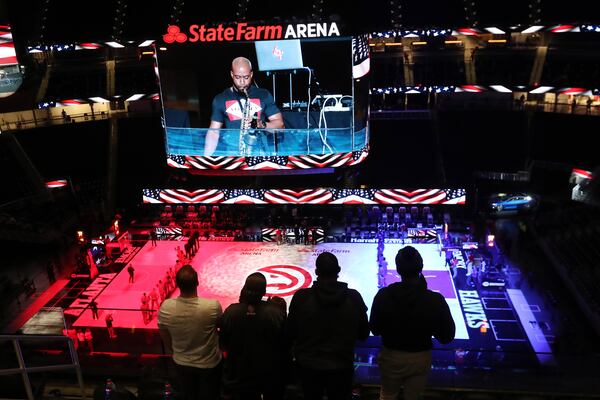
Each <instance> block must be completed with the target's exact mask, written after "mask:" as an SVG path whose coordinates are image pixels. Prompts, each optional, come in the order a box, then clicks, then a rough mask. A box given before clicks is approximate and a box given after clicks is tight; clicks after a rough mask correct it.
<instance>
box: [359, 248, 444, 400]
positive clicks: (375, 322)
mask: <svg viewBox="0 0 600 400" xmlns="http://www.w3.org/2000/svg"><path fill="white" fill-rule="evenodd" d="M396 270H397V271H398V274H400V277H401V279H402V282H397V283H393V284H391V285H389V286H387V287H385V288H383V289H380V290H379V292H378V293H377V295H376V296H375V299H374V300H373V306H372V307H371V320H370V321H369V322H370V327H371V331H372V332H373V334H374V335H381V341H382V347H381V351H380V352H379V355H378V357H377V362H378V364H379V370H380V372H381V392H380V396H379V398H380V399H381V400H392V399H396V398H397V397H398V394H399V393H400V392H401V391H402V388H403V389H404V391H403V393H404V399H405V400H412V399H417V398H419V397H420V395H421V394H422V393H423V391H424V390H425V384H426V383H427V375H428V374H429V370H430V369H431V348H432V347H433V343H432V341H431V337H432V336H433V337H434V338H436V339H437V340H438V341H439V342H441V343H443V344H447V343H450V342H451V341H452V340H453V339H454V334H455V326H454V320H453V319H452V315H451V314H450V309H449V307H448V304H447V303H446V300H445V299H444V297H443V296H442V295H441V294H439V293H436V292H433V291H431V290H428V289H427V282H426V281H425V278H424V277H423V275H422V274H421V271H422V270H423V258H422V257H421V255H420V254H419V252H418V251H417V250H416V249H415V248H414V247H412V246H406V247H404V248H402V249H400V251H398V254H397V255H396Z"/></svg>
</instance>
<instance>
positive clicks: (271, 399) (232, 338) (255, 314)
mask: <svg viewBox="0 0 600 400" xmlns="http://www.w3.org/2000/svg"><path fill="white" fill-rule="evenodd" d="M266 288H267V280H266V278H265V276H264V275H263V274H261V273H259V272H255V273H253V274H250V275H249V276H248V277H247V278H246V283H245V284H244V287H243V288H242V291H241V293H240V302H239V303H236V304H231V305H230V306H229V307H227V309H226V310H225V312H224V313H223V318H222V323H221V331H220V335H219V336H220V343H221V348H222V350H223V352H224V353H225V368H224V371H223V378H224V384H225V389H226V391H227V392H229V394H230V395H231V396H232V398H233V399H236V400H237V399H260V398H261V395H262V398H263V399H264V400H278V399H282V398H283V389H284V386H283V378H284V374H285V366H286V365H287V363H286V356H287V354H288V352H287V351H286V350H285V348H284V337H283V324H284V320H285V303H284V308H282V307H280V306H279V305H277V304H275V303H273V302H271V301H263V300H262V298H263V296H264V295H265V292H266Z"/></svg>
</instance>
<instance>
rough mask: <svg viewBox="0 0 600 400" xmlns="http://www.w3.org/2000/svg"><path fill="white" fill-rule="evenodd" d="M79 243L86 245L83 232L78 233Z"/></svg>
mask: <svg viewBox="0 0 600 400" xmlns="http://www.w3.org/2000/svg"><path fill="white" fill-rule="evenodd" d="M77 241H78V242H79V243H85V235H84V234H83V231H77Z"/></svg>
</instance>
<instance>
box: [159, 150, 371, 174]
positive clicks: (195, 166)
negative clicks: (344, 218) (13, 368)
mask: <svg viewBox="0 0 600 400" xmlns="http://www.w3.org/2000/svg"><path fill="white" fill-rule="evenodd" d="M368 155H369V147H368V146H365V147H364V148H362V149H361V150H359V151H352V152H347V153H333V154H306V155H298V156H260V157H237V156H221V157H204V156H185V155H177V154H169V155H168V156H167V164H168V165H169V166H170V167H173V168H182V169H192V170H198V171H216V170H224V171H233V170H242V171H272V170H294V169H312V168H338V167H343V166H352V165H356V164H359V163H361V162H363V161H364V160H365V159H366V158H367V156H368Z"/></svg>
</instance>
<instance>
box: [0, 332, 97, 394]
mask: <svg viewBox="0 0 600 400" xmlns="http://www.w3.org/2000/svg"><path fill="white" fill-rule="evenodd" d="M50 340H60V341H66V342H67V345H68V346H69V353H70V355H71V364H57V365H45V366H38V367H27V365H26V363H25V359H24V358H23V352H22V351H21V341H38V342H43V341H50ZM0 341H12V343H13V347H14V349H15V355H16V356H17V361H18V362H19V368H5V369H0V376H2V375H16V374H21V377H22V379H23V383H24V385H25V391H26V393H27V398H28V399H29V400H34V399H35V397H34V395H33V391H32V389H31V381H30V380H29V374H30V373H34V372H46V371H62V370H67V369H75V373H76V374H77V381H78V383H79V387H80V389H81V398H82V399H83V400H85V390H84V385H83V375H82V373H81V365H80V364H79V358H78V357H77V352H76V351H75V347H74V346H73V341H72V340H71V338H69V337H66V336H61V335H44V336H33V335H0Z"/></svg>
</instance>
